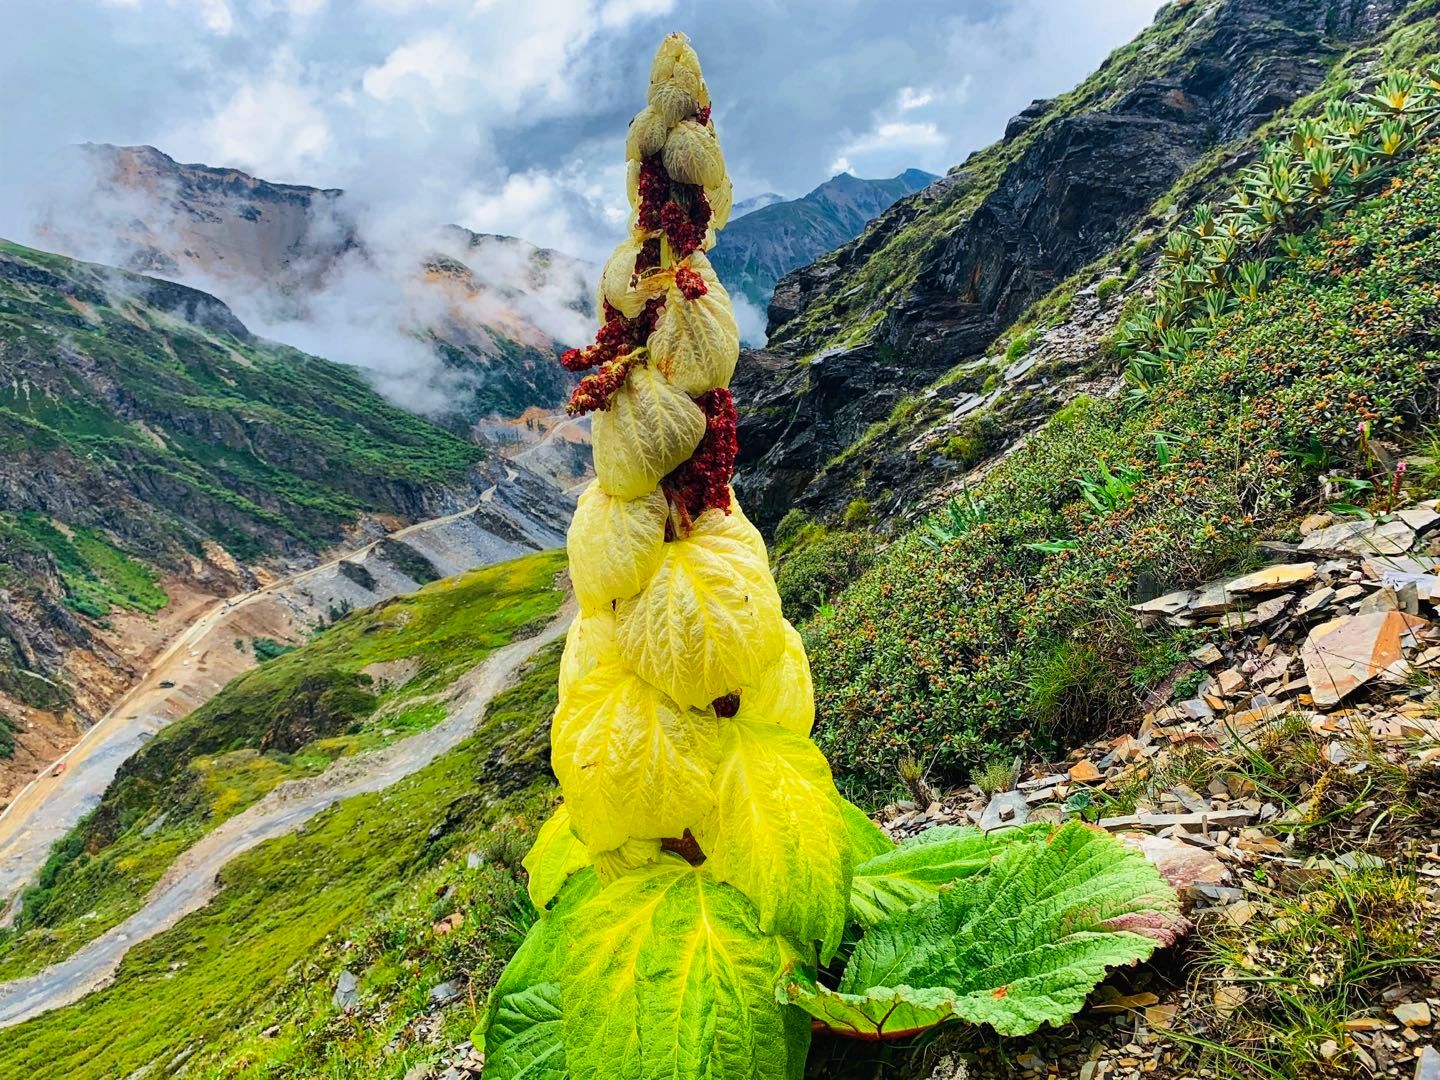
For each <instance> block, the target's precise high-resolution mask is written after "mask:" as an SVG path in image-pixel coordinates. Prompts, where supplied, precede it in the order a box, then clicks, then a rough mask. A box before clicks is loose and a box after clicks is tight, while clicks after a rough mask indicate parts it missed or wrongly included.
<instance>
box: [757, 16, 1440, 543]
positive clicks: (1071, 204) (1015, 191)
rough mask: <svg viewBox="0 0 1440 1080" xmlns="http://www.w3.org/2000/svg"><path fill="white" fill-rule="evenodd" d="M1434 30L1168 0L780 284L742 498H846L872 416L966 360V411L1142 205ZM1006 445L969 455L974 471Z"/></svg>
mask: <svg viewBox="0 0 1440 1080" xmlns="http://www.w3.org/2000/svg"><path fill="white" fill-rule="evenodd" d="M1433 27H1434V11H1433V8H1432V5H1429V4H1425V3H1408V4H1407V3H1405V2H1403V0H1377V2H1374V3H1367V4H1349V3H1346V4H1340V3H1335V4H1327V5H1319V6H1317V5H1315V4H1313V3H1310V2H1308V0H1194V2H1190V3H1175V4H1171V5H1168V6H1167V7H1165V8H1163V9H1162V10H1161V11H1160V13H1159V14H1158V15H1157V17H1156V21H1155V24H1154V25H1153V26H1152V27H1150V28H1149V29H1147V30H1146V31H1144V32H1143V33H1142V34H1141V35H1140V36H1139V37H1138V38H1137V39H1136V40H1135V41H1134V42H1132V43H1131V44H1129V45H1127V46H1124V47H1123V48H1121V49H1119V50H1117V51H1116V52H1115V53H1114V54H1112V55H1111V57H1110V58H1109V59H1108V60H1107V61H1106V62H1105V63H1104V64H1103V65H1102V66H1101V68H1100V69H1099V70H1098V71H1097V72H1096V73H1095V74H1094V75H1092V76H1091V77H1090V78H1089V79H1087V80H1086V81H1085V82H1084V83H1082V84H1081V85H1080V86H1079V87H1078V88H1076V89H1075V90H1074V91H1072V92H1070V93H1069V94H1066V95H1064V96H1062V97H1060V98H1058V99H1056V100H1054V101H1052V102H1044V103H1037V105H1036V106H1035V107H1033V108H1032V109H1031V110H1027V114H1022V117H1020V118H1017V122H1012V124H1011V125H1010V128H1009V132H1008V134H1007V137H1006V138H1004V139H1002V140H1001V141H1000V142H997V143H995V144H994V145H992V146H990V147H988V148H986V149H985V150H981V151H978V152H977V153H975V154H973V155H971V157H970V158H969V159H968V160H967V161H966V162H965V163H964V164H963V165H961V166H959V167H957V168H956V169H954V170H952V171H951V172H950V174H949V175H948V176H946V177H945V178H944V179H943V180H941V181H939V182H937V183H935V184H933V185H931V186H930V187H929V188H927V189H925V190H924V191H922V192H920V193H917V194H916V195H912V196H910V197H909V198H906V199H903V200H901V201H900V202H899V203H897V204H896V205H895V206H893V207H892V208H891V209H890V210H888V211H886V212H885V213H884V214H882V215H881V216H880V217H879V218H878V219H877V220H876V221H875V222H873V223H872V224H871V225H870V226H869V227H868V228H867V229H866V231H865V232H864V233H863V234H862V235H861V236H860V237H859V238H858V239H857V240H855V241H854V242H853V243H851V244H849V245H847V246H845V247H844V248H841V249H840V250H838V251H836V252H834V253H832V254H830V255H827V256H824V257H823V258H821V259H820V260H819V261H818V262H817V263H815V264H814V265H812V266H810V267H806V268H804V269H802V270H799V271H796V272H795V273H793V274H791V275H790V276H789V277H787V278H786V279H785V280H784V281H782V282H781V283H780V285H779V286H777V289H776V294H775V299H774V302H773V303H772V306H771V311H770V316H771V321H770V327H769V332H770V338H769V345H768V346H767V351H766V352H764V353H754V354H750V355H747V357H746V358H744V359H742V362H741V365H740V368H739V371H740V374H739V376H738V377H739V380H740V381H739V382H738V383H737V387H736V396H737V399H738V400H739V401H741V402H742V408H741V453H742V455H743V457H742V462H741V475H740V480H739V485H740V488H741V490H742V491H743V492H744V493H745V495H746V497H747V498H748V500H749V503H747V505H751V504H754V505H756V507H757V511H756V513H757V514H758V516H759V518H760V520H762V521H764V522H765V523H766V524H768V525H770V526H773V525H774V524H775V523H776V522H777V521H778V519H779V517H780V516H781V515H782V514H784V513H785V511H786V510H787V509H789V508H790V507H791V506H792V505H795V504H796V503H797V502H799V503H800V505H802V506H806V507H809V508H814V509H823V511H824V512H826V513H829V514H835V513H837V512H838V510H840V509H843V507H844V505H845V502H847V501H848V500H849V499H850V498H852V497H854V495H855V491H854V490H853V489H854V487H855V486H856V480H855V477H854V475H853V474H849V475H848V479H847V480H846V481H844V482H842V483H839V484H837V485H836V486H833V487H832V486H828V485H827V484H825V483H821V484H819V485H815V484H813V483H812V482H813V481H814V480H815V478H816V476H817V475H818V474H821V473H822V472H824V471H825V470H826V469H827V467H830V466H833V465H835V464H836V463H837V459H839V458H840V456H841V454H842V452H843V451H845V450H846V448H847V447H851V446H855V445H856V444H857V443H858V442H859V440H861V438H862V437H863V436H864V435H865V434H866V432H867V430H869V429H870V427H871V425H872V424H877V423H881V422H883V421H885V420H886V418H887V417H888V416H889V415H890V414H891V413H892V410H897V409H901V402H902V401H905V400H907V397H908V395H915V394H918V393H919V392H921V391H922V390H925V388H926V387H927V386H928V385H929V384H930V383H932V382H933V381H936V380H937V379H939V378H940V377H941V376H943V375H945V374H946V373H947V372H950V371H951V370H952V369H957V366H958V365H960V364H962V363H966V362H973V368H972V369H971V371H970V373H969V375H968V376H967V375H962V374H960V373H958V372H957V375H956V376H955V379H956V380H957V381H956V382H955V383H954V385H953V386H951V387H950V389H949V391H948V400H949V401H950V402H951V406H952V408H961V407H963V406H964V405H965V404H966V400H961V395H962V393H969V394H974V395H975V396H976V397H977V398H979V397H980V396H981V394H980V392H981V391H982V390H985V389H986V384H987V383H988V382H989V381H990V379H991V377H992V376H993V377H996V378H998V377H999V375H1000V374H1001V370H1002V368H1003V367H1004V366H1005V363H1004V361H1003V359H1002V357H1000V356H998V355H996V354H995V353H994V351H993V349H992V346H993V344H994V342H995V339H996V338H997V336H998V335H999V334H1001V333H1002V332H1003V331H1004V330H1005V329H1006V328H1007V327H1010V326H1012V325H1013V324H1015V323H1016V321H1017V320H1019V319H1021V317H1022V316H1023V315H1024V314H1025V312H1026V310H1027V309H1028V308H1029V306H1030V305H1031V304H1032V303H1033V302H1034V301H1036V300H1038V299H1039V298H1040V297H1042V296H1044V295H1045V294H1046V293H1048V292H1050V291H1051V290H1052V289H1053V288H1055V287H1056V286H1058V285H1060V284H1061V283H1062V282H1064V281H1065V280H1066V279H1067V278H1068V277H1069V276H1070V275H1071V274H1072V273H1074V272H1076V271H1078V270H1080V269H1081V268H1083V267H1085V266H1087V265H1088V264H1089V263H1091V262H1092V260H1096V259H1100V258H1102V257H1107V256H1108V257H1112V258H1113V263H1112V264H1113V265H1119V264H1120V262H1121V260H1120V259H1118V258H1114V253H1116V251H1117V249H1118V247H1119V245H1121V244H1122V242H1124V241H1126V240H1127V239H1130V238H1132V236H1133V234H1134V231H1135V230H1136V228H1137V227H1149V228H1154V227H1156V226H1158V225H1159V224H1160V222H1161V221H1162V220H1163V217H1162V216H1157V217H1155V218H1154V219H1153V220H1148V221H1147V220H1146V214H1147V212H1148V211H1149V210H1150V208H1151V206H1152V204H1154V203H1156V201H1157V200H1160V199H1162V198H1163V197H1165V196H1166V195H1167V193H1169V192H1170V191H1171V189H1172V187H1173V188H1176V189H1177V191H1179V192H1180V194H1181V200H1182V202H1183V201H1187V200H1193V199H1194V198H1195V197H1196V196H1197V194H1198V191H1199V190H1201V189H1203V188H1204V186H1205V183H1206V178H1209V181H1210V182H1211V183H1213V181H1214V179H1215V178H1216V176H1217V175H1218V174H1222V173H1223V172H1224V171H1226V170H1233V169H1234V168H1236V167H1238V165H1239V164H1241V163H1242V161H1243V154H1244V153H1245V152H1247V151H1246V146H1247V141H1246V140H1247V138H1248V137H1249V136H1250V135H1251V134H1252V133H1253V132H1254V131H1255V130H1256V129H1257V128H1258V127H1259V126H1261V125H1262V124H1264V123H1265V122H1266V121H1268V120H1269V119H1270V118H1271V117H1272V115H1273V114H1274V113H1275V111H1276V110H1277V109H1279V108H1282V107H1284V106H1286V105H1288V104H1290V103H1292V102H1294V101H1296V100H1298V99H1300V98H1302V97H1303V96H1304V95H1305V94H1307V93H1310V92H1311V91H1314V90H1316V89H1317V88H1318V87H1320V86H1321V85H1322V84H1323V83H1325V82H1326V80H1327V79H1328V80H1336V79H1339V78H1340V77H1342V76H1344V75H1345V74H1347V73H1348V72H1349V71H1351V70H1353V71H1354V72H1355V73H1357V74H1358V73H1361V72H1363V71H1364V70H1367V69H1369V68H1373V66H1374V65H1375V63H1376V61H1377V56H1376V53H1375V52H1368V53H1367V52H1365V51H1364V47H1365V46H1366V45H1368V44H1370V43H1375V44H1376V45H1378V47H1379V48H1380V49H1381V50H1383V54H1384V55H1387V56H1394V55H1400V54H1403V53H1404V52H1405V51H1406V50H1410V51H1411V52H1413V50H1414V48H1415V43H1414V41H1413V40H1412V39H1414V38H1415V37H1416V36H1417V35H1418V36H1420V37H1424V36H1425V35H1427V34H1429V33H1430V32H1431V31H1432V30H1433ZM1347 55H1349V56H1351V57H1352V60H1351V63H1350V66H1349V67H1348V68H1347V67H1345V66H1344V65H1343V63H1342V62H1343V61H1344V59H1345V57H1346V56H1347ZM1337 65H1339V66H1337ZM1236 155H1241V157H1238V158H1237V156H1236ZM1169 212H1173V211H1171V208H1170V206H1169V205H1166V206H1163V207H1161V208H1160V213H1161V214H1162V215H1163V214H1165V213H1169ZM1142 223H1143V225H1142ZM1022 353H1023V350H1020V352H1019V353H1017V356H1016V357H1012V358H1011V359H1012V360H1013V359H1017V358H1018V356H1019V355H1020V354H1022ZM982 360H983V361H984V365H982V364H981V361H982ZM982 366H983V367H987V368H988V370H981V369H982ZM990 389H993V386H991V387H990ZM926 393H928V391H926ZM967 400H968V399H967ZM915 404H919V402H918V401H917V402H915V403H910V404H906V405H905V406H904V408H905V409H910V408H913V407H914V405H915ZM1032 404H1033V403H1032ZM747 406H748V407H747ZM1022 407H1023V403H1022ZM902 411H903V410H902ZM1031 411H1032V413H1039V414H1040V415H1043V414H1044V413H1045V412H1046V408H1045V406H1043V405H1042V406H1040V407H1039V408H1038V409H1037V408H1033V407H1032V410H1031ZM962 417H963V414H962V416H957V417H956V418H955V421H956V422H957V423H958V422H959V420H960V419H962ZM972 423H973V421H972ZM960 434H961V435H962V436H965V435H967V434H968V433H967V432H961V433H960ZM988 438H989V436H988V435H987V434H986V433H984V432H982V433H981V435H980V438H979V440H978V441H979V442H981V443H985V442H986V440H987V439H988ZM907 441H908V440H907ZM1005 441H1006V440H1003V439H1000V440H995V441H994V442H993V443H992V444H988V445H984V446H982V447H981V449H980V452H979V453H974V454H972V453H970V452H968V451H967V452H965V453H961V454H958V455H957V457H958V458H961V459H968V462H967V464H966V467H967V468H968V467H969V466H971V465H974V464H975V463H976V461H978V460H979V459H980V458H983V457H984V456H986V455H988V454H989V453H992V452H994V451H995V450H998V449H1000V448H1001V447H1002V446H1003V445H1004V443H1005ZM962 449H963V447H962ZM895 452H896V455H897V457H898V456H901V455H903V447H896V448H895ZM862 456H864V457H865V458H866V459H867V460H868V459H869V455H862ZM911 456H912V457H913V454H912V455H911ZM928 460H929V458H927V461H928ZM840 464H843V462H840ZM942 468H943V465H942ZM877 488H878V490H873V491H869V492H867V493H866V497H867V498H870V499H871V500H872V501H873V502H875V503H876V504H877V505H885V506H889V505H891V503H890V501H889V500H890V495H891V489H890V487H889V485H888V484H881V485H877ZM915 494H918V493H917V492H914V491H913V490H912V489H909V488H907V487H906V482H905V480H903V479H902V480H900V481H898V482H897V485H896V487H895V488H894V495H895V497H896V498H897V499H899V500H900V501H902V502H903V501H905V500H906V499H909V498H911V497H912V496H913V495H915ZM842 498H843V500H844V501H842Z"/></svg>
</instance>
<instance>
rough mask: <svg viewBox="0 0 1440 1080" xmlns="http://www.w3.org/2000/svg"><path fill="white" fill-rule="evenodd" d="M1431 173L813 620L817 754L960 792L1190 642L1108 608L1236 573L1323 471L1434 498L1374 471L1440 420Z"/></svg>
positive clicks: (1316, 245) (1313, 495)
mask: <svg viewBox="0 0 1440 1080" xmlns="http://www.w3.org/2000/svg"><path fill="white" fill-rule="evenodd" d="M1437 181H1440V148H1437V146H1436V145H1434V143H1431V144H1430V145H1428V146H1427V147H1426V148H1425V149H1424V150H1423V152H1421V153H1420V154H1419V155H1417V156H1416V157H1415V158H1414V159H1413V160H1412V161H1411V162H1410V163H1409V164H1408V165H1407V166H1406V167H1405V168H1404V170H1403V171H1402V172H1401V173H1400V175H1398V176H1396V177H1395V178H1394V179H1393V181H1391V182H1390V183H1388V184H1387V185H1386V186H1385V187H1384V189H1383V190H1381V191H1380V192H1378V193H1377V194H1375V195H1374V196H1373V197H1371V198H1369V199H1367V200H1366V201H1365V202H1363V203H1362V204H1361V205H1359V206H1357V207H1356V208H1355V209H1353V210H1352V211H1350V212H1349V213H1347V214H1344V215H1343V216H1341V217H1339V218H1338V219H1335V220H1332V221H1329V222H1327V223H1325V224H1323V225H1321V226H1320V227H1318V228H1315V229H1312V230H1311V231H1309V232H1308V233H1306V234H1304V235H1303V237H1302V238H1301V239H1300V241H1299V246H1298V247H1297V249H1296V251H1295V254H1294V255H1293V256H1292V257H1286V258H1277V259H1275V260H1274V261H1273V263H1272V268H1271V271H1270V273H1271V279H1270V281H1269V283H1268V284H1267V286H1266V288H1265V289H1264V291H1262V292H1260V293H1259V295H1258V298H1257V299H1254V300H1249V301H1246V302H1242V303H1240V304H1238V305H1237V306H1236V308H1235V310H1233V311H1232V312H1230V313H1229V314H1227V315H1224V316H1222V317H1220V318H1219V319H1217V320H1216V321H1215V323H1214V325H1213V329H1212V330H1211V331H1210V332H1209V333H1208V334H1207V335H1204V336H1202V337H1199V338H1197V339H1196V340H1195V341H1194V343H1193V344H1192V346H1191V347H1190V348H1189V349H1188V350H1187V351H1186V352H1185V353H1184V357H1183V360H1182V361H1181V362H1179V363H1178V364H1177V365H1176V366H1175V368H1174V370H1173V371H1172V372H1171V373H1170V374H1169V375H1168V377H1167V378H1165V379H1164V380H1163V381H1160V382H1159V383H1158V385H1156V386H1155V387H1154V388H1153V389H1152V390H1151V391H1150V392H1149V393H1148V394H1146V395H1143V396H1139V397H1136V396H1126V395H1119V396H1115V397H1111V398H1108V399H1105V400H1093V399H1083V398H1082V399H1079V400H1076V401H1075V402H1073V403H1072V404H1070V405H1069V406H1067V407H1066V408H1064V409H1062V410H1061V411H1060V412H1059V413H1057V414H1056V415H1055V416H1054V417H1053V418H1052V419H1051V420H1050V421H1049V422H1048V423H1047V424H1046V425H1045V426H1044V427H1043V428H1042V429H1041V430H1040V431H1039V432H1038V433H1037V434H1036V435H1035V436H1034V437H1033V438H1032V439H1030V440H1029V441H1028V442H1027V443H1026V444H1025V445H1024V446H1022V447H1021V448H1020V449H1019V450H1017V451H1016V452H1015V453H1013V454H1012V455H1010V456H1009V457H1008V458H1006V459H1005V460H1004V461H1002V462H1001V463H999V464H998V465H997V466H996V467H995V468H994V469H993V470H992V471H991V472H990V473H989V474H988V475H987V476H986V478H985V479H984V481H983V482H982V483H981V484H980V485H979V486H978V488H976V489H975V491H974V492H973V493H972V495H971V496H970V497H969V498H968V499H967V500H965V501H964V503H963V504H957V505H956V509H955V512H954V513H947V514H946V515H943V516H942V517H941V518H939V519H936V520H935V521H933V522H931V523H930V524H933V525H935V526H936V529H932V528H930V527H929V526H928V525H927V526H922V527H920V528H918V529H916V530H915V531H913V532H911V533H910V534H909V535H907V536H905V537H904V538H903V539H901V540H900V541H899V542H897V543H895V544H894V545H893V546H891V547H890V548H889V549H887V550H886V551H885V552H884V554H883V555H882V556H881V557H880V558H879V559H878V561H877V562H876V563H875V565H874V566H873V568H872V569H870V571H869V572H868V573H867V574H866V575H865V576H864V577H863V578H862V579H861V580H860V581H859V582H858V583H856V584H854V585H853V586H852V587H850V588H848V589H846V590H845V591H844V592H842V593H841V594H840V596H839V597H838V599H836V600H835V602H834V605H833V608H825V609H824V610H823V611H822V614H821V615H820V617H818V618H816V619H815V620H814V621H813V622H812V623H811V624H810V626H809V628H808V639H809V642H810V644H811V648H812V650H813V652H812V657H813V660H812V663H813V666H814V670H815V672H816V683H817V696H818V698H819V708H820V713H821V715H823V716H824V717H825V723H824V727H823V730H822V734H821V736H820V737H821V741H822V744H823V745H824V747H825V748H826V750H827V751H828V752H829V754H830V756H831V757H832V759H833V760H835V761H836V762H838V763H840V767H841V768H845V769H849V770H851V771H852V772H853V773H854V774H855V775H856V777H857V778H858V779H859V780H860V781H861V782H862V783H865V784H870V785H877V786H884V785H885V784H888V783H890V782H891V778H892V777H893V775H894V773H893V770H894V766H895V764H896V762H897V761H898V760H899V759H900V758H902V757H906V756H914V757H917V758H919V759H921V760H925V761H933V762H934V765H935V768H936V769H937V770H939V771H940V772H941V773H943V774H947V775H952V776H960V775H964V774H966V773H968V772H970V771H971V770H974V769H976V768H978V767H979V766H980V765H981V764H983V762H984V761H985V760H986V758H987V757H990V756H998V755H1001V754H1010V753H1013V750H1014V748H1015V747H1016V746H1023V745H1039V746H1041V747H1056V746H1061V745H1069V744H1072V743H1073V741H1074V740H1075V739H1077V738H1080V737H1083V736H1084V735H1086V734H1088V733H1089V731H1090V730H1093V729H1095V728H1096V727H1100V726H1103V725H1104V724H1105V723H1106V722H1107V720H1108V719H1109V718H1110V717H1113V716H1115V715H1118V714H1119V713H1120V712H1121V711H1122V710H1125V709H1128V708H1133V706H1134V704H1135V702H1136V700H1137V696H1138V695H1139V694H1140V693H1141V692H1143V691H1144V690H1145V689H1146V687H1147V686H1148V685H1149V684H1150V683H1152V682H1154V681H1157V680H1158V679H1159V678H1160V677H1161V676H1162V675H1163V674H1165V673H1166V672H1167V671H1168V670H1169V669H1170V668H1171V667H1172V666H1173V662H1174V661H1175V659H1176V658H1177V657H1178V656H1180V655H1181V651H1180V650H1182V649H1184V648H1185V646H1186V641H1185V639H1184V637H1183V634H1177V635H1176V637H1175V638H1174V639H1172V640H1163V639H1162V640H1154V639H1149V638H1146V639H1140V638H1138V637H1137V636H1136V633H1135V631H1134V629H1133V622H1132V620H1131V619H1130V617H1129V616H1128V613H1127V612H1126V611H1125V605H1127V604H1129V603H1132V602H1134V601H1136V600H1138V599H1144V598H1146V597H1148V596H1153V595H1158V594H1159V593H1161V592H1164V591H1166V590H1167V589H1169V588H1173V587H1179V586H1181V585H1187V584H1192V583H1196V582H1199V581H1202V580H1204V579H1205V578H1206V577H1207V576H1209V575H1212V574H1215V573H1217V572H1219V571H1221V570H1224V569H1228V568H1236V567H1241V566H1243V565H1245V563H1246V561H1247V559H1249V558H1250V557H1251V553H1252V551H1253V547H1254V544H1255V542H1256V541H1258V540H1260V539H1262V538H1265V537H1267V536H1277V535H1279V536H1284V535H1285V534H1286V530H1287V529H1289V528H1290V527H1291V525H1290V523H1291V522H1292V521H1293V520H1294V515H1295V514H1296V513H1297V512H1298V511H1301V510H1302V509H1303V508H1305V507H1307V506H1316V505H1319V504H1320V503H1321V502H1322V500H1323V488H1322V484H1321V475H1322V473H1324V474H1326V475H1336V474H1338V475H1342V476H1346V477H1349V478H1352V479H1355V480H1357V481H1360V484H1359V485H1357V488H1358V490H1359V491H1360V492H1361V494H1360V495H1359V496H1357V497H1358V498H1360V499H1361V500H1362V501H1364V500H1365V499H1369V500H1370V501H1371V502H1372V503H1373V504H1378V503H1381V502H1383V501H1385V500H1388V499H1391V498H1393V496H1394V492H1393V490H1392V489H1393V488H1394V487H1395V486H1396V485H1399V486H1402V487H1404V488H1406V489H1409V490H1412V491H1417V492H1418V491H1427V490H1431V489H1433V487H1434V486H1435V483H1436V475H1435V472H1434V469H1433V467H1430V466H1427V467H1424V468H1416V469H1412V470H1410V471H1408V472H1405V473H1404V474H1403V480H1399V479H1397V478H1396V477H1395V476H1394V474H1393V472H1390V471H1387V467H1386V462H1387V460H1389V459H1390V457H1392V456H1393V455H1394V454H1396V453H1397V452H1398V453H1400V454H1403V453H1404V452H1406V451H1407V450H1409V449H1411V448H1413V447H1415V446H1417V445H1422V444H1423V445H1428V443H1429V442H1430V440H1431V439H1432V437H1433V436H1432V434H1431V432H1432V430H1433V425H1434V424H1436V422H1437V420H1440V400H1437V396H1440V383H1437V381H1436V375H1435V371H1436V367H1435V365H1436V360H1437V359H1440V331H1437V327H1440V278H1437V274H1436V267H1437V265H1440V232H1437V231H1436V227H1435V223H1436V221H1437V220H1440V182H1437ZM1097 488H1103V489H1104V490H1103V491H1101V493H1100V495H1099V502H1098V504H1097V503H1093V502H1092V501H1090V500H1088V499H1087V498H1086V497H1085V492H1086V491H1087V490H1089V491H1091V492H1092V493H1094V492H1095V491H1096V490H1097ZM937 530H938V532H937Z"/></svg>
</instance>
